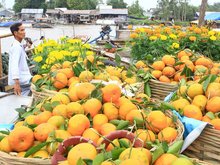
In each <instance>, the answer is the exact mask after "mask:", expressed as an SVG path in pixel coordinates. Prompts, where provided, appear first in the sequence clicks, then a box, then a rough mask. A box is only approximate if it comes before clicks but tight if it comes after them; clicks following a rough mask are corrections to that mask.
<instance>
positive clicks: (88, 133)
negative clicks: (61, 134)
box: [82, 128, 99, 144]
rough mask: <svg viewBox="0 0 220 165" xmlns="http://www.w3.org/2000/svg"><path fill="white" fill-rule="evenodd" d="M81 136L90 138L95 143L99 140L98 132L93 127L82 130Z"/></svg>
mask: <svg viewBox="0 0 220 165" xmlns="http://www.w3.org/2000/svg"><path fill="white" fill-rule="evenodd" d="M82 137H84V138H87V139H90V140H92V141H93V142H94V143H95V144H97V142H98V140H99V135H98V132H97V130H95V129H94V128H88V129H86V130H85V131H84V132H83V134H82Z"/></svg>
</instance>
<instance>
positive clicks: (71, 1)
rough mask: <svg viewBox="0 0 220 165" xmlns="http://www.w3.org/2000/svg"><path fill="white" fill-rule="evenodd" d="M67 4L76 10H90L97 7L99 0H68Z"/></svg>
mask: <svg viewBox="0 0 220 165" xmlns="http://www.w3.org/2000/svg"><path fill="white" fill-rule="evenodd" d="M67 4H68V6H69V8H72V9H75V10H90V9H95V8H96V6H97V4H98V0H67Z"/></svg>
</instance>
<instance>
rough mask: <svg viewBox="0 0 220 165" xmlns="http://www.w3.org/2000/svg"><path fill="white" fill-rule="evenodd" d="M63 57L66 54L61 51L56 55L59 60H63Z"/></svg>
mask: <svg viewBox="0 0 220 165" xmlns="http://www.w3.org/2000/svg"><path fill="white" fill-rule="evenodd" d="M63 57H64V56H63V54H62V53H61V52H59V53H57V54H56V56H55V58H56V59H57V60H62V59H63Z"/></svg>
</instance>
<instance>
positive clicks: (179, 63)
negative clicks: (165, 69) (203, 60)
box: [173, 61, 184, 66]
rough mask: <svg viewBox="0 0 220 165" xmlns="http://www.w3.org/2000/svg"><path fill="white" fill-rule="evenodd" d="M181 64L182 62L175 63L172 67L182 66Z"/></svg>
mask: <svg viewBox="0 0 220 165" xmlns="http://www.w3.org/2000/svg"><path fill="white" fill-rule="evenodd" d="M182 64H184V62H181V61H179V62H176V63H175V64H174V65H173V66H177V65H182Z"/></svg>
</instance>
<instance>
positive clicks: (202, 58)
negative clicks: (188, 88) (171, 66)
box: [195, 57, 214, 68]
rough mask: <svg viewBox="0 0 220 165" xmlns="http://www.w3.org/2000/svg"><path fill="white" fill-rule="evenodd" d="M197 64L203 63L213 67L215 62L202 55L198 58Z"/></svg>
mask: <svg viewBox="0 0 220 165" xmlns="http://www.w3.org/2000/svg"><path fill="white" fill-rule="evenodd" d="M195 65H203V66H205V67H207V68H212V67H213V65H214V64H213V62H212V61H211V60H210V59H208V58H205V57H200V58H198V59H197V60H196V62H195Z"/></svg>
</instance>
